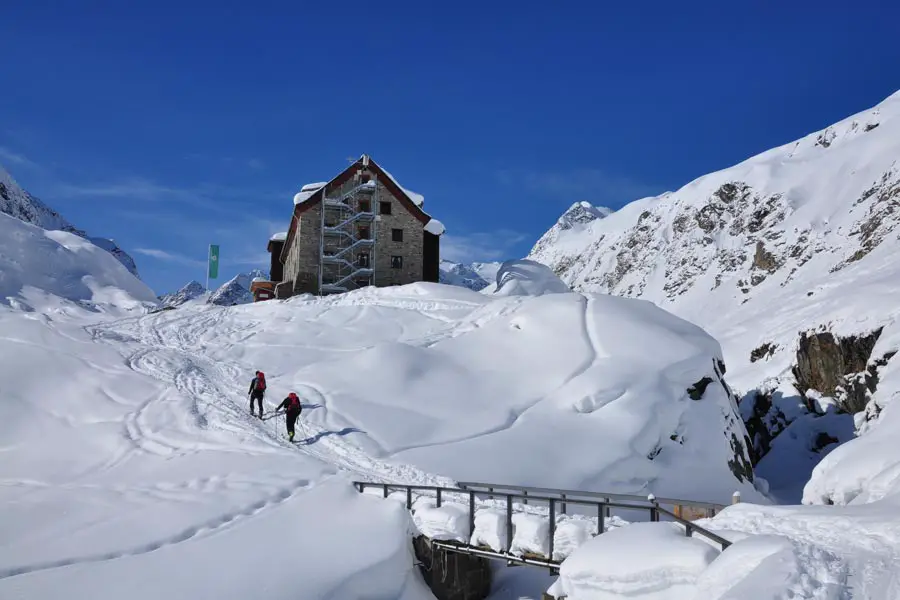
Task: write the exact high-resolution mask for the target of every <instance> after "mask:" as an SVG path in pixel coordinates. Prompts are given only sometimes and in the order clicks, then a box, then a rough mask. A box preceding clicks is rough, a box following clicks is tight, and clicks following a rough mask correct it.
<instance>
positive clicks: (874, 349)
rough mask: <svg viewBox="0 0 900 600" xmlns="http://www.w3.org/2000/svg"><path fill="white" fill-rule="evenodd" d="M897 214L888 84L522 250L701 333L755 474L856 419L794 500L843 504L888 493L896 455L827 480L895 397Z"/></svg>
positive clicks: (832, 442)
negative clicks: (750, 441)
mask: <svg viewBox="0 0 900 600" xmlns="http://www.w3.org/2000/svg"><path fill="white" fill-rule="evenodd" d="M898 224H900V92H898V93H896V94H894V95H892V96H891V97H890V98H888V99H886V100H885V101H884V102H882V103H881V104H879V105H878V106H876V107H874V108H872V109H869V110H866V111H863V112H861V113H858V114H856V115H853V116H851V117H848V118H846V119H844V120H842V121H840V122H838V123H836V124H834V125H831V126H829V127H827V128H825V129H824V130H822V131H818V132H815V133H812V134H810V135H808V136H806V137H804V138H802V139H800V140H797V141H794V142H791V143H789V144H785V145H783V146H780V147H778V148H774V149H772V150H769V151H767V152H764V153H762V154H760V155H758V156H754V157H752V158H750V159H748V160H746V161H744V162H742V163H740V164H738V165H735V166H733V167H729V168H727V169H723V170H722V171H718V172H716V173H711V174H709V175H705V176H703V177H700V178H699V179H697V180H695V181H693V182H691V183H689V184H687V185H686V186H684V187H683V188H681V189H680V190H678V191H675V192H669V193H666V194H663V195H661V196H658V197H654V198H645V199H641V200H637V201H635V202H633V203H631V204H629V205H627V206H625V207H624V208H622V209H621V210H619V211H617V212H614V213H612V214H609V215H607V216H606V217H605V218H603V219H588V222H587V223H579V225H578V226H577V227H570V228H568V229H566V228H565V227H564V226H563V224H562V223H560V224H557V225H555V226H554V228H553V229H551V230H550V231H549V232H548V233H547V235H545V236H544V237H543V238H542V239H541V241H540V242H538V244H536V245H535V247H534V248H533V250H532V251H531V253H530V255H529V257H530V258H532V259H534V260H537V261H539V262H542V263H544V264H546V265H548V266H550V267H551V268H552V269H553V270H554V272H556V273H557V274H558V275H559V276H560V277H561V278H562V279H563V280H564V281H565V282H566V283H567V284H568V285H570V286H571V287H572V288H574V289H576V290H581V291H597V292H607V293H612V294H616V295H620V296H629V297H635V298H643V299H646V300H650V301H652V302H654V303H656V304H658V305H659V306H661V307H663V308H665V309H666V310H669V311H672V312H673V313H675V314H677V315H679V316H681V317H683V318H686V319H688V320H689V321H691V322H694V323H697V324H699V325H701V326H702V327H703V328H704V329H705V330H707V331H709V332H710V333H711V334H712V335H713V336H714V337H716V338H717V339H718V340H719V341H720V342H721V343H722V346H723V351H724V354H725V363H726V365H727V367H728V381H729V383H731V384H732V385H735V386H736V387H737V388H738V389H740V390H741V391H742V393H743V394H744V399H743V400H742V403H741V408H742V411H743V412H744V417H745V419H746V420H747V421H748V425H750V426H751V435H752V436H753V438H754V446H755V448H754V449H755V453H756V455H757V459H760V460H761V462H760V464H759V466H758V468H759V470H760V473H761V474H763V476H765V477H770V478H773V479H777V478H779V477H781V478H784V477H785V473H784V472H785V468H784V464H785V462H784V461H786V460H789V461H791V465H792V466H791V468H790V469H787V470H791V469H800V470H801V471H802V470H804V469H805V471H806V473H807V475H808V474H809V471H811V470H812V468H813V467H814V466H815V464H816V463H817V462H818V461H819V460H821V459H822V457H823V456H825V455H826V454H828V453H829V451H831V450H833V449H834V448H835V447H836V446H837V444H838V443H839V442H843V441H846V440H847V439H851V438H853V435H854V434H853V430H854V423H853V422H852V419H850V417H848V416H846V415H847V414H848V413H849V414H856V415H857V416H856V429H857V432H860V433H863V434H864V435H863V436H862V437H860V438H859V439H854V440H853V441H851V442H850V443H848V444H846V445H844V446H841V447H840V448H839V450H840V452H835V453H834V455H833V457H832V456H828V457H826V460H825V461H824V462H823V463H822V464H821V465H819V467H818V468H817V470H816V472H815V476H814V479H813V482H812V483H811V484H810V485H809V486H807V492H808V496H807V498H808V500H809V501H812V502H823V501H825V502H831V501H835V502H848V501H849V500H850V499H851V498H853V497H856V496H857V495H860V494H864V495H866V496H867V497H869V498H872V499H875V498H877V497H879V496H880V495H883V494H886V493H890V490H891V489H896V491H898V492H900V482H896V483H895V484H894V486H895V487H894V488H891V486H885V485H884V483H879V484H877V485H876V484H875V482H876V481H882V482H883V480H884V478H885V477H887V476H888V474H889V473H890V472H891V469H896V468H898V467H900V460H892V461H890V462H888V463H877V462H876V463H874V464H872V463H870V467H869V468H868V469H869V471H868V472H867V474H866V475H865V476H856V477H853V478H849V479H848V477H846V475H847V473H846V472H844V475H845V477H843V484H841V483H840V481H839V480H840V479H841V478H839V477H836V476H829V475H828V474H827V471H828V469H829V468H831V466H829V465H833V463H836V462H838V461H839V459H840V460H844V461H849V462H850V463H852V462H853V461H854V460H856V461H857V462H856V464H857V465H859V464H861V462H860V461H865V458H864V455H863V454H856V452H857V451H856V450H854V449H865V448H867V447H868V446H867V445H866V443H864V440H865V438H866V435H867V434H866V431H867V429H868V425H869V424H872V423H874V422H875V421H877V420H878V419H879V416H880V417H881V420H882V421H884V422H887V420H888V418H889V415H888V414H887V413H888V412H889V411H887V407H888V405H889V404H890V403H891V402H892V400H894V399H895V398H896V397H897V396H898V395H900V365H898V364H897V363H898V362H900V361H897V360H891V358H892V357H893V356H894V354H895V353H896V352H897V350H898V349H900V304H898V303H897V301H896V297H897V296H896V295H897V291H898V290H897V285H898V283H897V282H900V261H897V260H896V256H897V254H898V252H900V244H898V236H897V234H898V231H900V229H898ZM898 404H900V403H898ZM898 408H900V407H898ZM842 414H843V415H844V417H841V415H842ZM848 419H850V420H848ZM895 426H896V427H897V429H894V430H893V431H896V432H897V433H900V423H898V424H896V425H895ZM785 429H790V433H791V435H789V436H784V437H778V438H777V439H776V436H777V435H778V434H779V433H781V432H782V431H784V430H785ZM879 429H882V431H884V427H882V428H879ZM791 440H793V441H791ZM770 450H773V456H772V457H771V460H769V461H768V464H767V460H766V458H765V457H764V456H765V455H766V454H767V453H768V452H769V451H770ZM775 450H777V452H776V451H775ZM861 451H862V452H867V451H866V450H861ZM798 453H800V454H803V456H802V458H798ZM851 457H855V458H851ZM798 461H799V462H798ZM800 463H802V464H800ZM848 464H849V463H848ZM847 468H850V469H852V468H853V467H850V466H848V467H847ZM798 472H799V471H798ZM798 472H795V473H794V474H793V475H794V477H795V478H796V476H797V473H798ZM825 480H828V481H829V482H830V483H829V484H828V485H824V484H822V485H819V483H817V482H823V481H825ZM804 481H805V480H804ZM849 481H853V482H854V483H853V484H852V485H851V484H849ZM781 483H782V484H783V485H790V482H787V481H783V482H781ZM794 483H795V484H796V482H794ZM869 484H871V486H870V485H869ZM800 485H801V486H802V482H801V483H800ZM842 485H843V486H845V487H842ZM846 486H850V487H846ZM851 488H852V489H851ZM876 490H877V492H876ZM793 493H794V494H796V495H797V497H798V498H799V491H797V490H794V492H793Z"/></svg>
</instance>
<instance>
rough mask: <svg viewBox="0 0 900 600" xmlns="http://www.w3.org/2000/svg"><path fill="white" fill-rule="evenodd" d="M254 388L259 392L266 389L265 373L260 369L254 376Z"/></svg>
mask: <svg viewBox="0 0 900 600" xmlns="http://www.w3.org/2000/svg"><path fill="white" fill-rule="evenodd" d="M256 389H258V390H259V391H261V392H264V391H266V374H265V373H263V372H262V371H260V372H259V375H257V376H256Z"/></svg>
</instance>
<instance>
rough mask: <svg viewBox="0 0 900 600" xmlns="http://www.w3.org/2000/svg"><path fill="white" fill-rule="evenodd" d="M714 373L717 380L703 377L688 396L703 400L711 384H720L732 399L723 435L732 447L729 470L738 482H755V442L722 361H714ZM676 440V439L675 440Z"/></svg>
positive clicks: (691, 388) (689, 390) (690, 389)
mask: <svg viewBox="0 0 900 600" xmlns="http://www.w3.org/2000/svg"><path fill="white" fill-rule="evenodd" d="M713 372H714V373H715V379H712V378H710V377H703V378H702V379H700V381H698V382H697V383H695V384H694V385H692V386H691V387H690V388H688V390H687V393H688V396H689V397H690V398H691V399H693V400H702V399H703V395H704V394H705V393H706V390H707V389H708V388H709V386H710V384H712V383H718V384H719V385H721V386H722V389H724V390H725V393H726V394H727V395H728V397H729V398H730V399H731V406H732V411H731V412H730V413H729V414H726V415H724V416H725V428H724V431H723V434H724V435H725V438H726V439H727V440H728V443H729V445H730V446H731V451H732V457H731V458H730V459H729V460H728V468H729V469H730V470H731V472H732V474H734V476H735V478H737V480H738V481H740V482H744V481H749V482H752V481H753V460H752V456H753V442H752V441H751V440H750V437H749V436H748V435H747V429H746V427H745V425H744V422H743V420H742V419H741V416H740V412H739V409H738V398H737V396H735V394H734V392H732V391H731V388H730V387H728V384H727V383H725V363H723V362H722V361H721V360H718V359H714V360H713ZM673 439H674V438H673Z"/></svg>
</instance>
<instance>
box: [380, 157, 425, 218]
mask: <svg viewBox="0 0 900 600" xmlns="http://www.w3.org/2000/svg"><path fill="white" fill-rule="evenodd" d="M381 170H382V171H384V174H385V175H387V176H388V177H390V178H391V181H393V182H394V184H396V186H397V187H398V188H400V189H401V190H403V193H404V194H406V195H407V196H409V199H410V200H412V201H413V204H415V205H416V206H418V207H419V208H422V205H423V204H425V196H423V195H422V194H417V193H416V192H414V191H412V190H408V189H406V188H405V187H403V186H402V185H400V182H399V181H397V178H396V177H394V176H393V175H391V174H390V173H388V170H387V169H385V168H384V167H381Z"/></svg>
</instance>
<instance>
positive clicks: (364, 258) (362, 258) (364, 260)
mask: <svg viewBox="0 0 900 600" xmlns="http://www.w3.org/2000/svg"><path fill="white" fill-rule="evenodd" d="M356 266H357V267H360V268H362V269H368V268H369V253H368V252H361V253H359V254H357V255H356Z"/></svg>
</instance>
